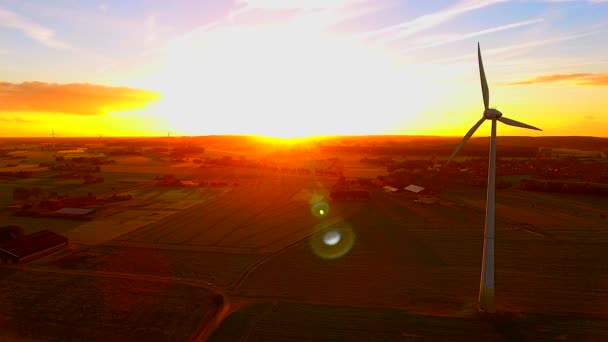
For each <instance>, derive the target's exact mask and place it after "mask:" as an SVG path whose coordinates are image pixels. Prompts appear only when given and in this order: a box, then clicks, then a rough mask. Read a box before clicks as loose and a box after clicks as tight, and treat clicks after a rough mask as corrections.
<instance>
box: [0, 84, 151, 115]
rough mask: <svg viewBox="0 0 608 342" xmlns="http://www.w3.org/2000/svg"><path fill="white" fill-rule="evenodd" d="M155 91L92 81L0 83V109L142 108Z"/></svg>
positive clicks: (84, 111) (81, 111)
mask: <svg viewBox="0 0 608 342" xmlns="http://www.w3.org/2000/svg"><path fill="white" fill-rule="evenodd" d="M158 98H159V95H158V94H157V93H155V92H152V91H148V90H142V89H133V88H127V87H109V86H102V85H94V84H55V83H44V82H24V83H7V82H0V112H4V113H10V112H49V113H66V114H78V115H101V114H104V113H106V112H108V111H123V110H132V109H139V108H142V107H145V105H146V104H147V103H148V102H151V101H155V100H157V99H158Z"/></svg>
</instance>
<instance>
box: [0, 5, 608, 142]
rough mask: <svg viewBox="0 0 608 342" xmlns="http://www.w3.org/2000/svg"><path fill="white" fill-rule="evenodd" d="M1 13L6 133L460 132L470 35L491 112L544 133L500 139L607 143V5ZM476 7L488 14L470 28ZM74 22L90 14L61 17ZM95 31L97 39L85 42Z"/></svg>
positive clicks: (471, 56)
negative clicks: (5, 37)
mask: <svg viewBox="0 0 608 342" xmlns="http://www.w3.org/2000/svg"><path fill="white" fill-rule="evenodd" d="M218 4H219V3H218ZM2 6H3V5H0V21H2V24H0V34H2V33H3V32H4V31H6V32H9V33H10V32H12V33H14V34H15V36H14V42H15V44H13V45H14V46H16V47H15V48H14V49H9V50H3V49H0V57H6V58H3V59H5V60H7V61H9V62H11V61H12V63H8V64H7V63H3V66H2V67H0V72H2V73H3V74H5V75H8V79H5V80H4V82H0V127H2V128H0V136H48V135H49V134H50V131H51V129H55V131H56V132H57V133H58V134H59V136H94V135H95V134H97V133H104V134H105V135H106V136H139V135H166V134H167V132H168V131H171V132H172V133H173V134H174V135H205V134H257V135H268V136H278V137H302V136H311V135H336V134H348V135H350V134H409V135H462V134H464V133H465V132H466V131H467V130H468V128H469V127H470V126H471V125H472V124H473V123H474V122H476V121H477V120H478V119H479V117H480V116H481V113H482V110H483V103H482V99H481V91H480V86H479V74H478V68H477V60H476V54H475V53H476V43H477V40H481V46H482V52H483V54H484V62H485V69H486V74H487V76H488V80H489V85H490V92H491V100H490V103H491V105H492V106H495V107H496V108H498V109H500V110H501V111H502V112H503V113H504V114H505V115H506V116H507V117H510V118H513V119H516V120H518V121H522V122H526V123H528V124H531V125H534V126H538V127H540V128H542V129H543V132H533V131H527V130H521V129H518V128H513V127H507V126H504V127H503V126H500V128H499V130H498V133H499V135H540V136H547V135H551V136H554V135H591V136H608V134H607V133H606V129H605V127H607V125H608V114H606V111H605V108H607V107H608V96H606V94H607V91H608V73H606V72H605V70H607V68H606V67H607V65H606V64H608V60H607V59H606V58H603V57H602V56H605V54H603V53H604V52H608V51H604V50H606V49H604V48H603V47H602V46H604V45H605V44H603V45H602V44H599V42H600V41H601V37H603V36H604V35H605V33H606V32H604V31H606V30H607V28H608V25H605V23H604V24H602V23H601V20H600V19H599V18H600V17H601V13H608V11H606V7H607V6H604V5H603V4H600V3H588V4H585V5H579V6H578V7H568V6H573V5H571V4H566V3H564V4H557V3H545V4H543V5H542V6H536V7H534V6H532V5H531V4H521V3H514V2H510V1H506V0H455V1H446V2H445V4H444V5H442V6H429V5H428V3H425V2H420V3H413V4H411V5H410V6H409V7H408V6H404V7H399V9H400V10H399V11H396V9H395V8H393V7H391V6H396V5H394V4H393V5H391V4H389V3H388V2H387V3H384V2H383V1H380V2H371V1H363V0H359V1H354V0H336V1H325V2H323V1H321V2H319V1H313V2H310V1H309V2H302V1H296V0H286V1H281V2H277V1H270V0H256V1H245V0H239V1H237V2H232V1H227V2H225V6H224V7H222V6H220V5H216V6H217V7H216V8H211V7H206V8H205V10H206V11H209V13H215V14H214V15H210V16H209V17H205V18H204V19H203V18H202V17H196V16H192V17H191V14H190V12H191V11H189V8H188V7H187V6H186V7H183V8H182V7H180V6H178V7H176V8H175V9H174V8H171V10H169V9H168V8H156V9H153V10H152V9H149V8H143V9H142V8H137V6H135V5H124V6H125V7H120V6H123V5H121V3H120V2H117V3H112V2H109V3H108V4H105V5H104V6H103V7H83V8H71V7H70V8H67V7H66V8H55V7H45V5H41V4H38V5H31V4H30V5H23V4H21V5H20V4H13V6H14V8H8V7H7V8H3V7H2ZM82 6H84V5H82ZM130 6H133V7H130ZM150 6H151V5H150ZM159 6H161V5H159ZM399 6H401V5H399ZM560 6H561V7H560ZM391 8H392V10H391ZM190 10H191V9H190ZM142 11H144V12H145V13H146V16H145V18H141V20H144V19H145V21H142V22H138V20H140V18H139V17H138V16H139V14H138V13H140V12H142ZM171 11H173V12H171ZM213 11H215V12H213ZM165 12H166V13H165ZM480 12H483V13H485V14H486V17H487V18H493V20H494V21H492V20H489V19H488V20H485V21H482V22H480V23H475V25H473V24H471V21H470V20H469V19H470V18H471V16H474V15H477V14H479V13H480ZM558 12H559V15H555V13H558ZM38 13H43V14H46V16H40V15H39V14H38ZM66 13H68V14H69V15H72V18H75V17H73V16H74V15H77V14H78V15H80V17H82V18H85V19H86V20H84V19H83V20H82V21H78V20H73V21H69V22H68V23H66V21H65V20H61V19H66V18H67V17H65V16H66V15H68V14H66ZM163 13H165V14H163ZM201 13H202V12H201ZM205 13H206V12H205ZM62 15H63V16H64V17H62ZM575 15H578V17H576V18H579V17H580V16H581V15H582V16H585V17H586V18H587V20H580V21H579V20H578V19H577V20H575V17H574V16H575ZM53 19H55V21H53ZM110 24H111V25H110ZM70 25H72V26H70ZM78 25H84V26H81V27H76V26H78ZM142 26H143V27H145V29H142V28H141V27H142ZM108 27H116V28H117V29H120V30H121V31H120V34H117V32H106V31H107V30H108V29H105V30H102V28H108ZM68 29H69V30H68ZM87 30H89V31H91V32H89V33H88V37H95V39H96V41H97V43H96V44H97V45H87V44H88V40H86V41H84V40H83V41H80V43H79V44H78V42H79V41H78V39H79V33H78V32H80V31H83V32H85V31H87ZM110 30H111V29H110ZM140 30H143V31H141V32H140ZM64 31H65V32H64ZM68 32H75V33H74V34H68ZM62 33H63V34H62ZM140 34H141V35H140ZM83 35H84V33H83ZM138 37H139V38H138ZM9 38H10V37H9ZM85 38H86V37H84V38H82V39H85ZM70 39H72V40H70ZM89 40H90V39H89ZM9 42H10V41H9ZM104 44H105V45H104ZM37 56H39V58H36V57H37ZM6 65H10V66H11V67H10V68H7V67H6ZM3 68H5V69H3ZM488 126H489V125H488ZM488 130H489V128H487V127H484V128H482V129H480V131H479V133H478V135H486V134H487V133H488Z"/></svg>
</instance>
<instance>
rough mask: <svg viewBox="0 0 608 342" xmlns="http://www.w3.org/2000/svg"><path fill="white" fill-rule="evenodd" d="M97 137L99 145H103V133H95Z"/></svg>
mask: <svg viewBox="0 0 608 342" xmlns="http://www.w3.org/2000/svg"><path fill="white" fill-rule="evenodd" d="M97 136H98V137H99V145H103V133H97Z"/></svg>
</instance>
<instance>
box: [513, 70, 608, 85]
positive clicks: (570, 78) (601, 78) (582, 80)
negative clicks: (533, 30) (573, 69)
mask: <svg viewBox="0 0 608 342" xmlns="http://www.w3.org/2000/svg"><path fill="white" fill-rule="evenodd" d="M555 82H569V83H574V84H577V85H584V86H608V73H605V74H594V73H574V74H555V75H541V76H536V77H534V78H531V79H528V80H523V81H517V82H510V83H507V84H506V85H531V84H539V83H555Z"/></svg>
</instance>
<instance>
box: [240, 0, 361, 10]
mask: <svg viewBox="0 0 608 342" xmlns="http://www.w3.org/2000/svg"><path fill="white" fill-rule="evenodd" d="M363 1H365V0H238V1H237V3H240V4H243V5H245V6H246V7H248V8H251V9H264V10H285V9H303V10H318V9H336V8H343V7H346V6H348V5H351V4H355V3H360V2H363Z"/></svg>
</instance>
